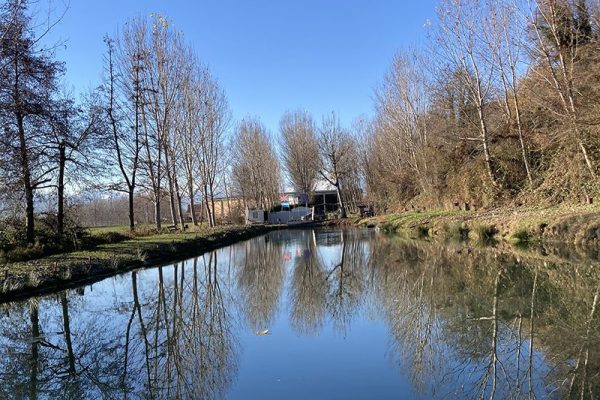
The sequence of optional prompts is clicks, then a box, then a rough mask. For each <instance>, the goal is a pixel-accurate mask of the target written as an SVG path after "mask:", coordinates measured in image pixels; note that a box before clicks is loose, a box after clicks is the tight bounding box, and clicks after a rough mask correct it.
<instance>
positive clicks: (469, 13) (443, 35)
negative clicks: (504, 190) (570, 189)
mask: <svg viewBox="0 0 600 400" xmlns="http://www.w3.org/2000/svg"><path fill="white" fill-rule="evenodd" d="M485 15H486V14H485V9H484V7H483V5H482V4H481V2H480V1H479V0H463V1H459V0H443V1H441V4H440V6H439V7H438V18H439V30H438V32H437V34H436V41H435V45H436V49H437V51H438V52H439V53H440V56H441V59H442V60H443V62H444V63H446V64H447V66H448V68H449V69H450V70H451V71H457V72H458V75H457V76H458V77H459V78H460V79H459V82H460V83H461V84H462V85H464V87H465V88H466V89H467V95H468V97H469V100H470V102H471V103H472V104H473V106H474V107H475V109H476V111H477V119H478V125H479V136H478V137H473V138H472V137H463V138H462V139H463V140H472V141H476V142H479V143H481V146H482V149H483V156H484V161H485V167H486V170H487V174H488V177H489V179H490V183H491V184H492V185H493V186H499V184H498V182H497V179H496V172H495V169H494V163H493V161H492V156H491V153H490V138H489V136H490V135H489V127H488V125H489V122H488V106H489V103H490V101H491V98H492V94H493V93H492V89H493V85H492V76H493V72H494V67H493V66H491V65H490V64H489V63H488V62H487V60H486V57H487V56H488V54H487V53H486V52H485V48H484V41H483V40H482V30H483V28H482V24H484V23H485Z"/></svg>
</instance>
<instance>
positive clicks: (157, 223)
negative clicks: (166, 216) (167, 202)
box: [154, 189, 162, 230]
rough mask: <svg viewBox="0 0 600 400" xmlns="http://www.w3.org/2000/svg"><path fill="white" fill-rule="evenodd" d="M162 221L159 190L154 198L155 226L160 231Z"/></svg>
mask: <svg viewBox="0 0 600 400" xmlns="http://www.w3.org/2000/svg"><path fill="white" fill-rule="evenodd" d="M160 220H161V216H160V189H158V190H157V191H156V193H155V196H154V225H155V226H156V229H158V230H160V229H161V227H162V224H161V221H160Z"/></svg>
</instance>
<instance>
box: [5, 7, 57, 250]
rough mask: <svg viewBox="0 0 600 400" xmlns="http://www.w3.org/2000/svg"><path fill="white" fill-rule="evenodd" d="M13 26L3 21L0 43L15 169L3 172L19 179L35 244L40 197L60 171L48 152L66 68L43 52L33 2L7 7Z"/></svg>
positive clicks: (8, 152)
mask: <svg viewBox="0 0 600 400" xmlns="http://www.w3.org/2000/svg"><path fill="white" fill-rule="evenodd" d="M6 6H7V7H8V8H9V9H10V10H12V12H11V13H8V15H9V16H10V17H9V18H10V21H5V20H2V21H0V25H2V29H6V32H7V33H6V34H4V35H3V36H2V38H1V40H0V64H2V65H6V67H5V68H2V69H0V118H1V119H2V122H3V126H4V132H3V133H2V134H3V137H2V144H3V147H4V148H3V153H4V154H3V158H8V159H10V162H8V163H6V164H5V165H6V166H11V165H12V166H13V167H12V168H9V169H8V170H5V171H2V172H3V173H7V174H9V175H10V174H13V176H15V177H18V178H17V179H16V181H15V182H14V183H15V184H16V185H18V186H20V190H22V193H23V195H24V197H25V221H26V240H27V242H28V243H33V242H34V239H35V222H34V218H35V212H34V193H35V191H36V190H38V189H41V188H43V187H45V186H47V184H48V183H49V182H51V180H52V178H51V174H52V173H53V172H54V171H55V168H56V166H54V165H52V164H50V165H49V162H48V160H49V156H50V154H49V153H48V149H47V148H46V147H45V146H44V143H45V142H46V141H47V135H48V133H49V129H50V128H49V126H50V123H49V118H50V116H51V115H52V112H53V104H54V101H53V98H52V96H53V94H54V93H55V92H56V90H57V86H56V84H57V82H56V81H57V77H58V75H59V74H60V73H61V72H62V65H61V64H60V63H58V62H56V61H54V60H53V59H52V54H50V53H48V52H43V51H39V50H38V49H37V47H36V43H37V38H36V36H35V34H34V32H33V31H32V28H31V18H30V17H29V16H28V15H27V8H26V7H27V2H25V1H16V0H15V1H11V2H9V3H7V5H6Z"/></svg>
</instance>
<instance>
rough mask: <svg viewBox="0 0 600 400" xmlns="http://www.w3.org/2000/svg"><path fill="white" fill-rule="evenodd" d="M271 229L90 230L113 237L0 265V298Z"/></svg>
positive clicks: (119, 270) (189, 254)
mask: <svg viewBox="0 0 600 400" xmlns="http://www.w3.org/2000/svg"><path fill="white" fill-rule="evenodd" d="M273 229H275V227H273V226H266V225H252V226H229V227H218V228H212V229H209V228H196V229H192V230H190V231H187V232H160V233H146V234H143V235H139V234H138V235H129V234H128V232H127V230H126V229H125V228H119V227H106V228H95V229H91V230H90V234H91V236H92V237H94V236H96V237H103V238H104V239H106V237H114V240H112V241H111V240H109V241H108V242H109V243H103V244H99V245H97V246H94V247H93V248H90V249H86V250H82V251H74V252H69V253H62V254H55V255H51V256H47V257H43V258H40V259H36V260H31V261H25V262H13V263H6V264H0V302H5V301H11V300H15V299H19V298H27V297H30V296H33V295H36V294H39V293H43V292H51V291H54V290H59V289H63V288H68V287H73V286H77V285H80V284H82V283H91V282H95V281H98V280H100V279H103V278H105V277H108V276H112V275H116V274H119V273H122V272H125V271H129V270H132V269H135V268H139V267H144V266H150V265H154V264H159V263H163V262H169V261H175V260H180V259H183V258H188V257H193V256H196V255H200V254H202V253H205V252H207V251H210V250H214V249H216V248H219V247H223V246H227V245H230V244H233V243H236V242H239V241H242V240H246V239H250V238H252V237H254V236H258V235H261V234H264V233H267V232H269V231H270V230H273ZM105 242H106V240H105Z"/></svg>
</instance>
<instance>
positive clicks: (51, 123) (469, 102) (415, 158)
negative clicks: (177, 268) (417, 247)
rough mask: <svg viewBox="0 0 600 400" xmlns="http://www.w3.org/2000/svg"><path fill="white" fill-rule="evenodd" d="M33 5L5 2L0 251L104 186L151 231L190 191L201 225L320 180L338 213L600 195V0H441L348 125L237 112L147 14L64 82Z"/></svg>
mask: <svg viewBox="0 0 600 400" xmlns="http://www.w3.org/2000/svg"><path fill="white" fill-rule="evenodd" d="M30 3H31V2H30V1H22V0H21V1H19V0H7V1H6V2H5V3H4V4H3V5H2V8H1V10H0V13H1V15H0V119H1V121H2V128H3V129H2V131H1V132H0V218H2V220H3V225H4V228H3V229H2V230H1V231H0V247H2V249H7V248H10V247H11V246H15V245H17V244H20V243H29V244H34V243H36V242H39V241H41V240H42V241H43V240H50V239H49V238H52V239H53V240H57V241H58V242H61V241H64V240H65V238H66V237H68V235H69V234H70V232H71V231H72V230H74V229H78V228H77V227H78V225H80V221H79V217H80V216H81V215H83V214H85V215H89V214H90V211H89V210H90V209H89V207H88V208H87V209H86V207H87V206H89V205H90V204H94V207H96V208H95V209H100V208H102V207H98V204H99V203H102V202H103V201H104V202H105V203H106V202H108V201H109V200H107V199H111V200H110V201H111V202H112V203H111V204H117V203H118V204H119V207H115V208H111V207H112V206H105V207H104V208H103V209H110V210H112V211H108V213H111V212H119V213H120V214H121V215H123V216H124V215H127V222H128V224H129V226H130V228H131V229H132V230H134V229H135V227H136V224H137V223H140V222H141V221H145V222H148V219H149V214H152V215H151V219H152V221H153V224H154V225H155V227H156V228H157V229H161V228H162V227H163V225H164V224H165V222H166V223H167V224H169V225H173V226H179V227H181V228H183V226H184V225H185V224H187V223H189V222H188V221H190V222H191V223H193V224H197V223H199V222H200V221H197V219H196V215H195V214H194V213H189V211H188V209H194V207H195V205H201V206H202V207H205V212H206V215H207V221H205V222H206V223H208V225H210V226H214V225H215V224H216V223H217V219H216V216H215V198H218V197H232V196H235V197H238V198H243V201H244V203H245V204H246V206H248V207H250V208H252V207H257V208H263V209H269V208H271V207H273V206H274V205H276V204H277V203H278V201H279V193H280V192H281V191H282V190H283V189H284V188H287V187H292V188H293V189H294V190H296V191H298V192H300V193H302V192H305V193H310V192H311V191H313V190H314V188H315V185H316V184H317V183H318V182H320V181H321V182H328V183H329V184H330V185H331V186H333V187H335V189H336V191H337V193H338V199H339V205H340V210H341V216H345V215H346V213H347V211H353V210H352V208H353V206H354V205H356V203H358V202H366V203H369V204H372V205H373V206H374V207H375V209H376V210H377V211H378V212H391V211H396V210H401V209H404V208H407V207H411V206H418V207H427V208H434V209H441V208H453V207H457V206H461V205H462V206H464V204H465V203H468V204H469V205H470V207H475V208H492V207H500V206H521V205H556V204H562V203H591V202H593V201H594V198H595V197H596V198H597V197H598V194H599V191H600V186H599V184H598V183H599V182H598V174H600V168H599V167H598V165H599V163H600V152H599V150H600V118H599V115H600V113H599V111H600V3H599V2H598V1H594V0H588V1H585V0H576V1H575V0H486V1H483V0H464V1H458V0H441V1H440V3H439V4H438V7H437V8H436V13H437V17H436V18H435V19H433V20H432V21H431V22H430V23H428V24H427V25H426V29H427V40H426V41H425V42H424V43H420V44H418V45H415V47H413V48H412V49H404V50H402V51H400V52H399V53H398V54H397V55H396V56H395V58H394V60H393V63H392V65H390V67H389V71H388V72H387V74H386V75H385V76H384V77H382V80H381V83H380V85H378V87H377V88H375V95H374V112H373V113H372V118H365V117H363V118H359V119H357V122H356V123H354V124H353V125H352V126H343V125H342V124H341V122H340V119H339V117H337V116H336V114H335V113H331V114H327V115H325V116H312V115H310V114H309V113H307V112H306V111H304V110H302V109H296V110H292V111H289V112H287V113H286V114H285V115H283V116H282V118H281V122H280V129H279V132H270V131H269V130H268V129H267V127H266V126H265V125H264V124H263V123H262V122H261V120H260V118H259V117H258V116H248V117H245V118H244V119H242V120H241V121H234V120H233V117H232V114H233V111H235V110H231V109H230V107H229V105H228V101H227V96H226V93H225V91H224V89H223V87H222V86H221V85H220V83H219V81H218V79H216V74H215V73H213V71H211V70H210V68H208V66H207V64H205V62H204V61H203V60H202V57H201V55H199V54H197V53H196V52H195V50H194V48H193V46H192V45H191V44H190V43H188V42H187V41H186V40H185V38H184V36H183V34H182V32H179V31H177V29H176V28H175V27H174V25H173V24H172V23H171V22H170V21H169V20H168V18H167V17H164V16H160V15H152V16H149V17H146V18H138V19H134V20H130V21H128V22H127V23H126V24H124V25H123V26H121V27H118V29H116V30H115V31H116V32H118V33H115V34H110V33H109V34H107V35H106V37H105V53H104V63H103V65H99V66H98V71H90V73H99V72H101V74H102V81H101V83H100V84H99V86H98V87H97V88H95V89H94V90H90V91H89V92H86V93H85V94H84V95H77V96H76V95H74V94H73V93H70V92H69V91H67V90H65V89H64V88H65V87H67V86H68V82H65V79H64V73H65V64H64V63H62V62H61V61H59V60H58V56H57V54H59V52H58V51H57V49H56V47H53V46H42V44H41V43H43V42H44V41H43V40H41V39H42V38H44V36H45V35H46V33H47V30H44V29H41V28H40V25H39V24H36V22H35V18H34V17H33V16H32V15H33V14H32V11H31V8H32V6H33V5H32V4H30ZM59 23H60V19H57V21H56V22H55V24H59ZM47 26H48V28H47V29H52V24H48V25H47ZM331 107H332V108H333V109H335V107H336V105H335V104H332V105H331ZM367 111H368V110H365V112H367ZM114 199H117V200H114ZM105 200H106V201H105ZM148 205H151V207H150V208H151V210H149V206H148ZM347 209H349V210H347ZM142 210H143V211H142ZM142 214H143V215H142Z"/></svg>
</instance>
